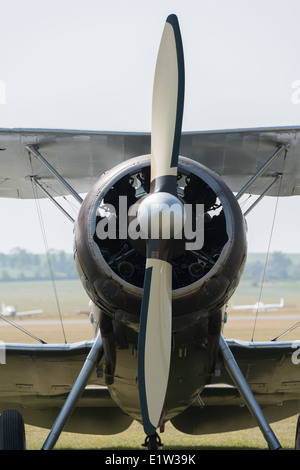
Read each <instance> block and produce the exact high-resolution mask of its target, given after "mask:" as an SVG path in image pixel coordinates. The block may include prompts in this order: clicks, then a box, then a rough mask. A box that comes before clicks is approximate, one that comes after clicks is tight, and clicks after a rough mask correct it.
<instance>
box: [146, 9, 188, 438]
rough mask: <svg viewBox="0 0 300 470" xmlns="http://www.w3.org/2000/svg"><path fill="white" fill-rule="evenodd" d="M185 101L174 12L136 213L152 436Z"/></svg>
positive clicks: (167, 316) (163, 372) (168, 331)
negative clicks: (141, 234) (144, 188)
mask: <svg viewBox="0 0 300 470" xmlns="http://www.w3.org/2000/svg"><path fill="white" fill-rule="evenodd" d="M183 102H184V59H183V48H182V41H181V35H180V29H179V24H178V20H177V17H176V16H175V15H171V16H169V17H168V18H167V21H166V25H165V28H164V31H163V35H162V39H161V44H160V47H159V52H158V58H157V63H156V70H155V78H154V88H153V103H152V132H151V187H150V194H148V195H147V196H146V197H145V198H144V200H143V201H142V202H141V204H140V207H139V210H138V214H137V217H138V220H139V223H140V225H141V226H143V227H147V230H148V238H147V240H146V272H145V280H144V293H143V300H142V307H141V315H140V331H139V344H138V383H139V393H140V404H141V412H142V419H143V426H144V430H145V433H146V434H147V435H153V434H154V433H155V431H156V428H157V427H158V425H159V421H160V417H161V414H162V410H163V406H164V402H165V396H166V390H167V385H168V378H169V368H170V357H171V336H172V265H171V260H172V238H174V236H175V235H176V233H177V232H178V231H179V230H181V229H182V224H183V215H184V211H183V205H182V203H181V202H180V201H179V199H178V198H177V167H178V155H179V145H180V137H181V127H182V115H183ZM171 212H172V213H171ZM174 214H175V215H174ZM172 217H173V218H172ZM178 220H179V222H178ZM164 224H165V225H167V227H166V226H165V225H164Z"/></svg>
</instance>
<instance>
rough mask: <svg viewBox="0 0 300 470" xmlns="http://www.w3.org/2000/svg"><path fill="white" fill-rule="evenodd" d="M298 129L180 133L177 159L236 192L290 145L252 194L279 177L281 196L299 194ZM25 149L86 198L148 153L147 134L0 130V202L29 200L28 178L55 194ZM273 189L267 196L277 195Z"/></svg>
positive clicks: (51, 180) (49, 177) (46, 174)
mask: <svg viewBox="0 0 300 470" xmlns="http://www.w3.org/2000/svg"><path fill="white" fill-rule="evenodd" d="M299 139H300V128H299V127H282V128H266V129H241V130H239V129H238V130H225V131H212V132H211V131H203V132H184V133H183V134H182V139H181V148H180V154H181V155H182V156H185V157H189V158H192V159H194V160H196V161H198V162H200V163H202V164H204V165H205V166H207V167H209V168H211V169H212V170H214V171H215V172H216V173H218V174H219V175H220V176H221V177H222V178H223V179H224V181H225V182H226V183H227V184H228V186H229V187H230V188H231V190H232V191H234V192H238V191H239V190H240V189H241V188H242V187H243V186H244V184H245V183H246V182H247V181H248V180H249V179H250V178H251V176H253V175H254V174H255V172H257V170H259V168H260V167H261V166H262V165H263V164H264V163H265V162H266V161H267V160H268V158H269V157H270V156H271V155H272V154H273V153H274V152H275V151H276V150H277V148H278V146H279V145H280V144H283V145H289V149H288V152H287V155H286V157H285V153H284V152H283V153H282V155H281V156H280V157H279V158H278V159H277V160H276V162H274V163H273V164H272V165H271V167H270V168H269V169H268V170H267V171H266V173H265V174H264V175H263V177H262V178H261V179H260V180H259V182H258V183H257V184H256V185H255V186H253V187H251V193H253V194H261V193H262V192H263V190H264V189H265V188H266V187H267V186H268V185H269V184H270V183H271V182H272V181H273V180H274V174H278V173H279V174H283V178H282V182H281V185H280V195H281V196H290V195H299V194H300V158H299V153H300V141H299ZM26 145H33V146H36V147H38V149H39V152H40V153H41V154H42V155H43V157H44V158H46V160H47V161H48V162H49V163H50V164H51V165H52V166H53V167H54V168H55V169H56V170H57V171H58V172H59V174H61V175H62V176H63V177H64V178H65V180H66V181H67V182H68V183H69V184H70V185H71V186H72V187H73V188H74V189H75V190H76V191H77V192H78V193H85V192H87V191H88V190H89V189H90V187H91V186H92V185H93V184H94V183H95V182H96V181H97V180H98V179H99V177H100V176H101V175H102V174H103V173H104V172H105V171H107V170H109V169H110V168H112V167H113V166H115V165H117V164H119V163H121V162H123V161H124V160H127V159H129V158H131V157H135V156H139V155H146V154H149V153H150V134H149V133H118V132H96V131H94V132H93V131H72V130H70V131H68V130H41V129H0V175H1V176H0V197H1V196H2V197H13V198H32V197H33V190H32V186H31V182H30V179H28V176H29V175H31V176H32V175H36V176H38V177H39V178H40V179H41V180H42V181H43V183H46V184H47V185H48V186H50V187H52V189H53V190H54V191H56V188H57V185H56V184H55V179H54V177H53V175H52V174H51V173H49V171H48V170H47V169H46V168H45V167H44V165H43V164H42V163H40V162H39V161H37V160H36V159H35V158H31V159H30V158H29V153H28V151H27V150H26V148H25V147H26ZM277 194H278V185H274V186H273V187H272V188H271V189H270V190H269V192H268V195H277Z"/></svg>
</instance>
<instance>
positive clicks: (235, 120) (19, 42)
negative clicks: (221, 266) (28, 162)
mask: <svg viewBox="0 0 300 470" xmlns="http://www.w3.org/2000/svg"><path fill="white" fill-rule="evenodd" d="M170 13H176V14H177V16H178V18H179V22H180V27H181V32H182V37H183V45H184V53H185V67H186V94H185V114H184V122H183V129H184V130H204V129H231V128H243V127H260V126H263V127H267V126H289V125H292V126H294V125H300V104H298V102H297V100H296V101H295V100H294V102H293V100H292V97H293V93H294V92H295V91H296V90H297V89H294V88H292V86H293V84H294V85H295V86H299V84H298V85H297V80H300V54H299V46H300V31H299V18H300V2H298V1H296V0H285V2H282V1H278V0H272V1H269V0H260V1H258V0H254V1H251V2H246V1H243V2H242V1H240V0H227V1H224V0H214V1H211V2H207V0H186V1H185V2H183V1H182V0H180V1H176V0H172V1H171V0H160V1H157V0H151V2H150V1H148V2H146V1H142V0H139V1H134V0H127V1H126V2H125V1H120V0H114V1H113V2H107V1H101V0H85V1H84V2H83V1H82V0H80V1H77V0H72V1H71V0H59V1H58V0H51V1H48V0H44V1H37V0H27V1H26V2H24V1H21V0H15V1H14V2H2V5H1V29H0V57H1V60H0V103H1V104H0V127H4V128H9V127H38V128H56V129H58V128H64V129H87V130H104V131H150V123H151V100H152V86H153V76H154V68H155V62H156V55H157V51H158V46H159V42H160V38H161V34H162V30H163V27H164V22H165V19H166V17H167V16H168V15H169V14H170ZM4 86H5V90H4ZM294 96H295V95H294ZM275 203H276V200H275V199H271V198H270V199H269V198H267V199H266V200H265V201H264V202H263V203H262V204H261V205H260V207H258V208H256V209H255V210H254V211H253V213H252V214H251V215H250V216H249V217H248V227H249V251H252V252H258V251H260V252H265V251H266V250H267V248H268V244H269V237H270V233H271V224H272V218H273V214H274V207H275ZM299 207H300V199H299V198H288V199H285V200H283V199H281V200H280V201H279V204H278V211H277V218H276V223H275V227H274V234H273V238H272V243H271V251H275V250H281V251H285V252H300V245H299V240H300V222H299V216H298V215H299ZM42 209H43V213H44V220H45V224H46V229H47V233H48V244H49V246H50V247H52V248H56V249H64V250H66V251H68V252H71V251H72V238H73V235H72V225H71V224H70V222H69V221H68V220H67V219H65V217H64V216H63V215H62V214H61V213H59V212H58V211H57V209H56V208H55V207H52V204H51V203H50V202H49V201H43V202H42ZM0 210H1V235H0V252H8V251H9V250H10V249H12V248H13V247H16V246H20V247H23V248H26V249H28V250H31V251H34V252H43V251H44V244H43V239H42V236H41V230H40V226H39V221H38V218H37V214H36V206H35V202H34V201H13V200H7V199H2V200H0Z"/></svg>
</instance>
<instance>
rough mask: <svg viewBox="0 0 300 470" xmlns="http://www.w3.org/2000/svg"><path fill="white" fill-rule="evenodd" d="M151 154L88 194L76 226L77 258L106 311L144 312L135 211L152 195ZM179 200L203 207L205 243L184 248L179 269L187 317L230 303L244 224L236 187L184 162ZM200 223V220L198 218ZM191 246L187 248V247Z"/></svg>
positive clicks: (177, 304)
mask: <svg viewBox="0 0 300 470" xmlns="http://www.w3.org/2000/svg"><path fill="white" fill-rule="evenodd" d="M149 178H150V156H143V157H137V158H134V159H131V160H128V161H126V162H124V163H122V164H121V165H118V166H117V167H115V168H113V169H112V170H110V171H108V172H107V173H105V174H104V175H102V177H101V178H100V179H99V181H98V182H97V183H96V184H95V185H94V186H93V187H92V188H91V190H90V191H89V193H88V194H87V196H86V198H85V200H84V202H83V203H82V206H81V208H80V212H79V215H78V219H77V221H76V224H75V230H74V234H75V236H74V256H75V261H76V266H77V269H78V272H79V275H80V278H81V280H82V283H83V285H84V287H85V289H86V291H87V293H88V295H89V296H90V298H91V299H92V301H93V302H94V303H95V304H96V305H98V306H99V307H100V308H101V309H102V310H104V311H105V312H107V313H108V314H111V315H113V314H114V312H115V311H116V310H123V311H125V312H128V313H131V314H136V315H139V312H140V307H141V300H142V294H143V279H144V268H145V250H144V246H145V240H143V239H140V240H135V242H134V243H133V241H132V240H131V238H130V237H129V236H128V224H129V223H130V221H131V223H133V221H132V217H131V218H130V211H129V208H132V207H135V206H136V203H138V201H139V200H140V199H141V198H143V197H144V196H145V195H146V194H148V192H149V187H150V179H149ZM177 187H178V197H179V199H180V200H181V201H182V202H183V203H184V204H188V205H189V206H190V207H191V210H192V213H193V214H194V215H195V207H196V205H197V204H202V206H203V208H204V210H203V212H204V244H203V246H201V248H199V247H196V248H195V249H193V243H192V244H190V246H189V248H188V249H185V250H184V251H183V252H182V250H179V251H178V256H175V257H174V259H173V261H172V265H173V290H172V309H173V310H172V311H173V316H180V315H184V314H188V313H193V312H197V311H201V310H206V311H207V310H208V311H210V310H211V311H216V310H217V309H219V308H221V307H223V306H224V304H225V303H226V302H227V301H228V299H229V298H230V297H231V295H232V294H233V292H234V290H235V288H236V287H237V285H238V282H239V278H240V276H241V273H242V269H243V266H244V263H245V261H246V230H245V221H244V217H243V215H242V213H241V210H240V207H239V205H238V203H237V201H236V199H235V197H234V195H233V194H232V192H231V190H230V189H229V188H228V187H227V185H226V184H225V183H224V182H223V181H222V180H221V178H220V177H219V176H218V175H216V174H215V173H214V172H212V171H211V170H209V169H208V168H206V167H204V166H203V165H201V164H199V163H197V162H195V161H193V160H191V159H188V158H184V157H180V158H179V165H178V182H177ZM193 221H194V222H193V223H195V217H194V219H193ZM186 246H187V245H186Z"/></svg>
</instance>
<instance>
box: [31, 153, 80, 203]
mask: <svg viewBox="0 0 300 470" xmlns="http://www.w3.org/2000/svg"><path fill="white" fill-rule="evenodd" d="M25 149H26V150H27V151H28V152H29V153H30V154H32V155H34V156H35V157H36V158H37V159H38V160H39V161H40V162H42V163H43V165H44V166H45V167H46V168H48V170H49V171H50V172H51V173H52V174H53V176H55V178H56V179H57V180H58V181H59V182H60V183H61V184H62V185H63V186H64V187H65V188H66V189H67V190H68V191H70V193H71V194H72V196H73V197H74V198H75V199H76V200H77V201H78V202H79V203H80V204H81V203H82V201H83V199H82V198H81V197H80V196H79V194H78V193H77V192H76V191H75V189H73V188H72V186H70V185H69V183H67V181H66V180H65V179H64V178H63V177H62V176H61V175H60V174H59V173H58V172H57V171H56V170H55V168H53V166H52V165H50V163H49V162H48V161H47V160H46V159H45V158H44V157H43V155H41V153H40V152H39V151H38V149H37V148H36V147H34V146H33V145H26V146H25Z"/></svg>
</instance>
